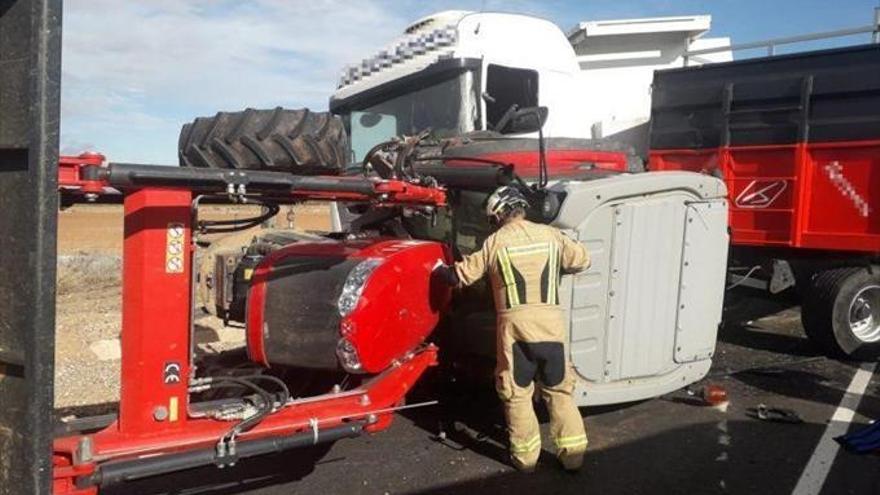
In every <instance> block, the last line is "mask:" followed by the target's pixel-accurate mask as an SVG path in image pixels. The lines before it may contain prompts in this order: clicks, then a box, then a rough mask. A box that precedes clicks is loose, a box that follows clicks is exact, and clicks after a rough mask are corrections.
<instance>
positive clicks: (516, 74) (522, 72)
mask: <svg viewBox="0 0 880 495" xmlns="http://www.w3.org/2000/svg"><path fill="white" fill-rule="evenodd" d="M486 93H488V94H489V96H490V97H491V99H487V101H486V125H487V128H488V129H494V128H495V125H496V124H497V123H498V121H499V120H501V117H502V116H503V115H504V113H505V112H506V111H507V110H508V109H509V108H510V107H511V105H513V104H516V105H518V106H519V107H520V108H525V107H535V106H538V72H537V71H534V70H528V69H514V68H511V67H504V66H501V65H494V64H490V65H489V68H488V69H487V70H486ZM492 100H494V101H492Z"/></svg>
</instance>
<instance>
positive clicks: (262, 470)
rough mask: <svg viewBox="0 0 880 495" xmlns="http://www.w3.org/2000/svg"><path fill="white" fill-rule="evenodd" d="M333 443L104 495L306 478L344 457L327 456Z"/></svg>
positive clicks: (235, 488) (172, 494) (221, 493)
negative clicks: (319, 468) (318, 467)
mask: <svg viewBox="0 0 880 495" xmlns="http://www.w3.org/2000/svg"><path fill="white" fill-rule="evenodd" d="M331 447H332V444H327V445H318V446H315V447H309V448H304V449H297V450H292V451H289V452H283V453H280V454H272V455H265V456H259V457H253V458H249V459H243V460H241V461H239V462H238V464H236V465H235V466H233V467H227V468H223V469H217V468H215V467H213V466H212V467H207V468H199V469H194V470H190V471H182V472H178V473H172V474H166V475H163V476H157V477H153V478H149V479H144V480H139V481H135V482H129V483H122V484H119V485H116V486H112V487H109V488H107V489H103V490H101V494H102V495H131V494H135V493H136V494H138V495H160V494H162V495H184V494H186V495H232V494H235V493H241V492H244V491H248V490H256V489H258V488H264V487H269V486H274V485H283V484H285V483H291V482H295V481H299V480H301V479H303V478H304V477H305V476H307V475H309V474H310V473H312V472H313V471H314V470H315V467H317V466H318V465H320V464H327V463H339V464H340V468H339V469H344V468H343V466H342V465H343V464H344V462H345V459H343V458H334V457H329V458H325V457H326V456H327V453H328V452H329V451H330V448H331Z"/></svg>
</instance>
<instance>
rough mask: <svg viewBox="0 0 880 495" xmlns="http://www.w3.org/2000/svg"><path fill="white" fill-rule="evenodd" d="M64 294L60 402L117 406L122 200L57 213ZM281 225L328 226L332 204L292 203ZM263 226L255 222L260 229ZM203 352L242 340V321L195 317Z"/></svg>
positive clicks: (207, 212)
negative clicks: (234, 323) (231, 322)
mask: <svg viewBox="0 0 880 495" xmlns="http://www.w3.org/2000/svg"><path fill="white" fill-rule="evenodd" d="M255 212H256V209H255V208H248V207H244V208H240V207H239V208H236V207H228V206H206V207H203V208H202V209H201V210H200V215H201V216H202V217H203V218H214V219H219V218H224V219H228V218H243V217H249V216H253V215H254V213H255ZM58 221H59V224H58V286H57V287H58V297H57V322H56V329H57V332H56V342H55V407H56V408H57V409H60V410H61V411H62V413H63V412H64V411H65V410H67V409H69V408H72V407H82V406H89V410H90V412H94V413H97V412H105V411H110V410H113V409H114V408H115V402H116V401H118V400H119V365H120V354H119V353H120V348H119V330H120V325H121V297H122V293H121V276H120V270H121V267H122V240H123V235H122V224H123V212H122V207H121V206H119V205H76V206H74V207H72V208H69V209H66V210H64V211H61V212H60V213H59V215H58ZM273 222H274V226H276V227H290V226H292V227H294V228H296V229H298V230H305V231H327V230H328V229H329V227H330V219H329V210H328V208H327V206H326V205H311V204H305V205H298V206H296V207H293V208H292V211H290V210H289V209H288V208H287V207H284V208H282V211H281V212H280V213H279V214H278V215H277V216H276V217H275V218H274V219H273ZM255 230H257V229H255ZM195 339H196V345H197V350H198V352H200V353H216V352H219V351H222V350H228V349H230V348H235V347H239V346H241V345H242V343H243V340H244V336H243V332H242V330H241V329H240V328H234V327H224V326H223V323H222V322H221V321H220V320H219V319H217V318H215V317H213V316H211V315H207V314H203V315H200V316H199V317H198V318H197V320H196V332H195Z"/></svg>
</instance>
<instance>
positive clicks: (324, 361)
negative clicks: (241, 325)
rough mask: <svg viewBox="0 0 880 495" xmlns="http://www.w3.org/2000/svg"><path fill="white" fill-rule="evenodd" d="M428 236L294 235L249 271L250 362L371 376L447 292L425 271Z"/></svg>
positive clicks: (420, 337)
mask: <svg viewBox="0 0 880 495" xmlns="http://www.w3.org/2000/svg"><path fill="white" fill-rule="evenodd" d="M438 260H441V261H444V262H447V263H448V262H450V261H451V258H450V256H449V254H448V252H447V250H446V248H445V247H444V246H443V245H442V244H440V243H436V242H430V241H414V240H399V239H393V240H389V239H379V240H376V239H371V240H351V241H317V242H300V243H297V244H294V245H290V246H287V247H285V248H282V249H279V250H278V251H275V252H273V253H271V254H270V255H269V256H267V257H266V258H265V259H264V260H263V261H262V262H261V263H260V265H258V266H257V268H256V269H255V271H254V275H253V279H252V284H251V288H250V292H249V295H248V308H247V322H246V325H247V341H248V353H249V355H250V356H251V359H253V360H254V361H257V362H259V363H261V364H263V365H266V366H271V365H283V366H294V367H303V368H317V369H330V370H333V369H340V368H341V369H344V370H346V371H348V372H351V373H378V372H380V371H382V370H384V369H386V368H387V367H389V366H390V365H391V364H392V363H393V362H394V360H396V359H400V358H402V357H404V356H405V355H406V354H407V353H409V352H411V351H413V350H414V349H415V348H416V347H417V346H418V345H419V344H421V343H422V342H423V341H424V340H425V339H426V338H427V337H428V335H430V333H431V332H432V331H433V329H434V327H435V326H436V325H437V323H438V321H439V319H440V313H441V311H442V310H443V309H445V307H446V305H447V303H448V301H449V297H450V289H449V288H448V287H446V286H445V285H443V284H442V282H438V281H436V280H434V279H433V278H432V277H431V273H432V270H433V267H434V265H435V264H436V263H437V261H438Z"/></svg>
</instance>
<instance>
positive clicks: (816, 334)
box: [801, 268, 880, 359]
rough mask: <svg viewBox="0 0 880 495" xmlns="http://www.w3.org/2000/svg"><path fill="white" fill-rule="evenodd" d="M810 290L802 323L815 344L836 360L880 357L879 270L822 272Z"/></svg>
mask: <svg viewBox="0 0 880 495" xmlns="http://www.w3.org/2000/svg"><path fill="white" fill-rule="evenodd" d="M808 287H809V288H808V290H807V293H806V295H805V297H804V301H803V306H802V308H801V321H802V323H803V325H804V330H805V332H806V334H807V337H809V339H810V340H811V341H813V342H814V343H815V344H817V345H818V346H819V347H820V348H822V350H823V351H825V352H827V353H829V354H832V355H836V356H843V357H849V358H855V359H876V358H877V357H878V356H880V272H878V270H877V269H876V268H875V269H874V270H868V269H867V268H835V269H832V270H825V271H821V272H818V273H816V274H815V276H814V277H813V279H812V281H811V283H810V284H809V286H808Z"/></svg>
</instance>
